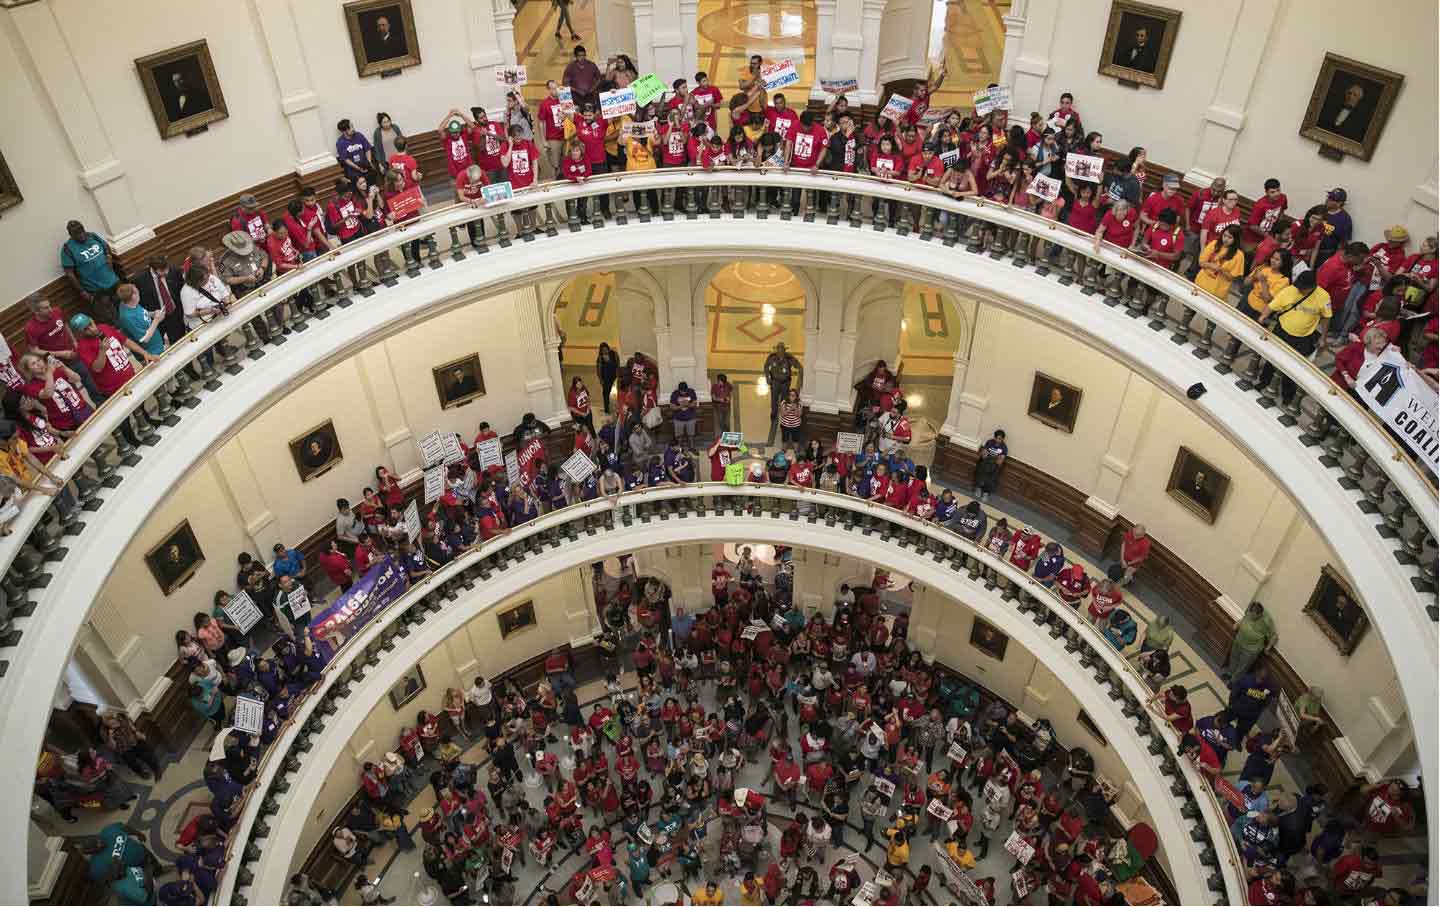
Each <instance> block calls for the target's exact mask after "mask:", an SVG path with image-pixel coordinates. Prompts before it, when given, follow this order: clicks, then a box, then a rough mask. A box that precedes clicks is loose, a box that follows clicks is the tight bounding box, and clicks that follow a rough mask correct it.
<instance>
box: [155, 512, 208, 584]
mask: <svg viewBox="0 0 1440 907" xmlns="http://www.w3.org/2000/svg"><path fill="white" fill-rule="evenodd" d="M204 563H205V552H204V551H202V550H201V549H200V541H199V539H197V538H195V530H193V529H191V528H190V521H189V520H181V521H180V525H179V526H176V527H175V528H174V529H171V530H170V531H169V532H167V533H166V534H165V538H163V539H161V540H160V542H159V543H158V544H156V545H155V547H153V548H151V549H150V550H149V551H147V552H145V566H146V567H148V568H150V575H151V576H153V577H154V578H155V583H156V584H157V585H158V586H159V587H160V591H161V592H163V593H165V594H166V595H171V594H173V593H174V592H175V590H176V589H179V588H180V587H181V586H183V585H185V584H186V583H188V582H189V581H190V578H191V577H193V576H194V575H195V571H197V570H199V569H200V566H201V565H202V564H204Z"/></svg>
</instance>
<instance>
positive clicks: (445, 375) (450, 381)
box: [430, 353, 485, 409]
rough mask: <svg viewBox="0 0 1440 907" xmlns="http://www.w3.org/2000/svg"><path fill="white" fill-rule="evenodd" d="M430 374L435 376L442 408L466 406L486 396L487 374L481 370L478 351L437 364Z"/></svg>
mask: <svg viewBox="0 0 1440 907" xmlns="http://www.w3.org/2000/svg"><path fill="white" fill-rule="evenodd" d="M430 374H431V375H432V376H433V377H434V378H435V395H436V396H438V397H439V398H440V408H441V409H451V408H453V407H456V406H464V405H465V404H467V403H469V402H470V401H471V400H475V399H477V398H479V397H483V396H485V375H484V374H483V373H482V372H481V371H480V355H479V354H478V353H471V354H470V355H468V356H462V357H461V358H459V359H456V360H455V361H453V362H447V363H445V364H444V365H437V366H435V367H434V368H432V369H431V370H430Z"/></svg>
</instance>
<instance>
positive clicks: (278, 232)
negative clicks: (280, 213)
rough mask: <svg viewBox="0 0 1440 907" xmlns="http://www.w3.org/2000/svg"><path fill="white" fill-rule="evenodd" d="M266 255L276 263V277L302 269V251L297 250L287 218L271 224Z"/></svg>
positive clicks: (266, 243)
mask: <svg viewBox="0 0 1440 907" xmlns="http://www.w3.org/2000/svg"><path fill="white" fill-rule="evenodd" d="M265 254H267V255H269V256H270V261H272V262H274V264H275V273H276V275H280V274H285V273H287V272H290V271H293V270H295V269H296V268H298V267H300V250H299V249H297V248H295V242H294V240H292V239H291V236H290V229H289V227H287V226H286V224H285V218H283V217H277V218H275V219H274V220H272V221H271V222H270V231H269V232H268V233H266V234H265Z"/></svg>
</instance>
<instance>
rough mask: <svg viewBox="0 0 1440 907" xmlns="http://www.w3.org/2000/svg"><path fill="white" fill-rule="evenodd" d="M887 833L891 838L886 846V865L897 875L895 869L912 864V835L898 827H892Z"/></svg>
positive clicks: (904, 867)
mask: <svg viewBox="0 0 1440 907" xmlns="http://www.w3.org/2000/svg"><path fill="white" fill-rule="evenodd" d="M885 835H886V836H887V837H888V838H889V839H890V843H889V845H887V846H886V848H885V866H886V868H888V869H890V870H891V873H890V874H891V875H895V872H894V870H897V869H906V868H908V867H909V866H910V836H909V835H908V834H906V833H905V832H904V831H902V830H901V829H898V828H892V829H890V830H889V831H887V832H885Z"/></svg>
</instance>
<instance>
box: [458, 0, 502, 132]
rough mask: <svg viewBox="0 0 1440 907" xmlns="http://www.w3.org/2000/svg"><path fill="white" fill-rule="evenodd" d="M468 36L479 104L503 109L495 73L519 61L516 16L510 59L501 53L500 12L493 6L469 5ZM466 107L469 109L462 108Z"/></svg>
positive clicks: (484, 3) (466, 11) (466, 14)
mask: <svg viewBox="0 0 1440 907" xmlns="http://www.w3.org/2000/svg"><path fill="white" fill-rule="evenodd" d="M464 8H465V33H466V36H467V37H468V39H469V45H470V46H469V61H470V71H471V72H472V73H473V74H474V78H475V94H474V98H475V103H477V104H479V105H480V106H482V107H485V108H487V109H488V108H490V107H493V106H496V105H501V104H503V102H504V98H505V95H504V94H503V93H502V92H501V90H500V87H499V86H498V85H496V84H495V70H496V69H497V68H499V67H503V66H505V65H507V62H508V61H513V60H514V59H515V30H514V19H513V13H512V18H511V21H510V26H511V27H510V56H509V57H508V58H507V57H506V56H505V54H504V53H503V52H502V51H501V46H500V39H499V30H498V28H497V26H496V17H497V11H496V10H495V9H494V8H492V6H491V4H490V3H489V2H485V0H479V2H472V3H467V4H465V7H464ZM459 106H461V107H464V106H466V105H464V104H460V105H459Z"/></svg>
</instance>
